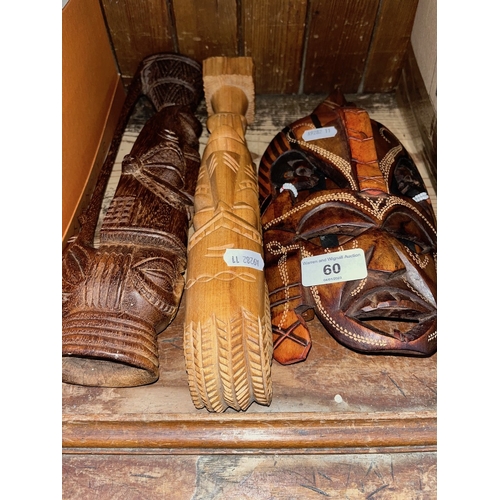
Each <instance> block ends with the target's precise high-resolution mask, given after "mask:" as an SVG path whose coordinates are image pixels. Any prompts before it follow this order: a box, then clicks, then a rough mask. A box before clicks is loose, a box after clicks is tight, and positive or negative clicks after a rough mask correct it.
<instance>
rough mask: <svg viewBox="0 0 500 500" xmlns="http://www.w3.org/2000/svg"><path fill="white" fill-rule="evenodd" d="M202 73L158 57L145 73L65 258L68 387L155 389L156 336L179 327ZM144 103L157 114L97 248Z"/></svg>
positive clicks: (176, 59) (130, 158)
mask: <svg viewBox="0 0 500 500" xmlns="http://www.w3.org/2000/svg"><path fill="white" fill-rule="evenodd" d="M202 92H203V83H202V79H201V66H200V65H199V64H198V63H196V62H195V61H192V60H191V59H188V58H186V57H183V56H179V55H174V54H157V55H154V56H150V57H148V58H146V59H145V60H144V61H143V63H142V65H141V67H140V68H139V70H138V72H137V74H136V77H135V78H134V82H133V84H132V87H131V90H130V91H129V95H128V97H127V101H126V103H125V105H124V108H123V111H122V116H121V118H120V124H119V126H118V127H117V130H116V132H115V136H114V139H113V143H112V145H111V148H110V152H109V153H108V156H107V158H106V161H105V164H104V166H103V169H102V171H101V174H100V177H99V179H98V182H97V185H96V189H95V190H94V193H93V196H92V199H91V202H90V204H89V207H88V209H87V210H86V212H85V213H84V214H83V216H82V217H81V219H80V222H81V230H80V232H79V233H78V235H77V236H76V237H75V238H73V239H72V240H71V241H70V242H69V244H68V246H67V247H66V248H65V250H64V253H63V332H62V355H63V360H62V364H63V381H64V382H67V383H72V384H81V385H93V386H105V387H127V386H137V385H143V384H148V383H151V382H154V381H155V380H157V379H158V373H159V371H158V348H157V342H156V336H157V334H158V333H159V332H161V331H162V330H164V329H165V328H166V327H167V325H168V324H169V323H170V322H171V320H172V319H173V318H174V316H175V314H176V312H177V309H178V306H179V302H180V298H181V295H182V291H183V288H184V278H183V276H182V273H183V272H184V270H185V267H186V245H187V233H188V228H189V224H190V220H191V217H192V212H193V197H194V191H195V188H196V180H197V177H198V170H199V165H200V156H199V152H198V147H199V144H198V138H199V136H200V134H201V124H200V123H199V121H198V120H197V119H196V117H195V116H194V110H195V109H196V107H197V105H198V103H199V102H200V99H201V97H202ZM141 93H143V94H144V95H146V96H147V97H148V98H149V99H150V100H151V102H152V103H153V105H154V107H155V110H156V113H155V114H154V115H153V117H152V118H150V120H148V122H147V123H146V124H145V126H144V128H143V129H142V131H141V132H140V134H139V137H138V138H137V140H136V142H135V144H134V146H133V148H132V150H131V152H130V154H129V155H127V156H126V157H125V158H124V160H123V164H122V174H121V177H120V180H119V182H118V186H117V189H116V192H115V194H114V197H113V200H112V202H111V205H110V207H109V209H108V211H107V213H106V215H105V217H104V220H103V224H102V227H101V229H100V233H99V237H100V245H99V247H98V248H95V247H94V245H93V240H94V234H95V231H96V225H97V220H98V216H99V211H100V208H101V204H102V199H103V195H104V191H105V187H106V183H107V180H108V178H109V174H110V173H111V170H112V165H113V163H114V160H115V157H116V153H117V150H118V146H119V144H120V140H121V135H122V134H123V130H124V127H125V125H126V122H127V120H128V117H129V116H130V113H131V111H132V109H133V106H134V104H135V102H136V101H137V99H138V97H139V96H140V95H141Z"/></svg>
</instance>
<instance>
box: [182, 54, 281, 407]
mask: <svg viewBox="0 0 500 500" xmlns="http://www.w3.org/2000/svg"><path fill="white" fill-rule="evenodd" d="M203 77H204V85H205V96H206V101H207V108H208V112H209V119H208V121H207V128H208V130H209V131H210V137H209V140H208V143H207V146H206V148H205V151H204V153H203V157H202V163H201V167H200V174H199V177H198V185H197V188H196V193H195V215H194V220H193V228H194V233H193V234H192V236H191V237H190V240H189V245H188V266H187V273H186V319H185V334H184V352H185V359H186V368H187V372H188V379H189V387H190V392H191V396H192V400H193V403H194V405H195V406H196V407H197V408H203V407H206V408H207V409H208V410H209V411H216V412H221V411H224V410H225V409H227V408H228V407H231V408H233V409H235V410H245V409H247V408H248V406H249V405H250V404H251V403H252V402H254V401H255V402H257V403H260V404H264V405H268V404H270V402H271V396H272V386H271V374H270V372H271V360H272V337H271V322H270V314H269V303H268V294H267V287H266V282H265V277H264V272H263V251H262V234H261V225H260V213H259V203H258V190H257V176H256V170H255V165H254V164H253V163H252V160H251V156H250V152H249V151H248V148H247V146H246V141H245V130H246V124H247V121H251V120H253V108H254V105H253V98H254V93H253V63H252V60H251V59H250V58H223V57H220V58H211V59H207V60H205V61H204V63H203Z"/></svg>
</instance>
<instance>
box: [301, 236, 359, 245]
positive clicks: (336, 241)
mask: <svg viewBox="0 0 500 500" xmlns="http://www.w3.org/2000/svg"><path fill="white" fill-rule="evenodd" d="M354 237H355V235H353V234H342V233H325V234H320V235H314V236H312V237H309V238H306V239H307V241H308V242H309V243H312V244H313V245H316V246H318V247H322V248H337V247H340V246H342V245H345V244H346V243H347V242H349V241H350V240H352V239H353V238H354Z"/></svg>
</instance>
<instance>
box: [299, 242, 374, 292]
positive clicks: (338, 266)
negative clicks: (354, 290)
mask: <svg viewBox="0 0 500 500" xmlns="http://www.w3.org/2000/svg"><path fill="white" fill-rule="evenodd" d="M301 269H302V284H303V285H304V286H314V285H326V284H328V283H341V282H343V281H352V280H360V279H363V278H366V276H367V275H368V271H367V269H366V260H365V252H364V251H363V250H362V249H361V248H355V249H353V250H345V251H343V252H332V253H326V254H322V255H315V256H313V257H306V258H304V259H302V260H301Z"/></svg>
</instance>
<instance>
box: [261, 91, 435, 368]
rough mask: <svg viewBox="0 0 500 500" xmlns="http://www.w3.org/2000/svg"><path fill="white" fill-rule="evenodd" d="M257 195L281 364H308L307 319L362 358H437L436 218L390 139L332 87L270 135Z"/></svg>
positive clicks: (406, 161)
mask: <svg viewBox="0 0 500 500" xmlns="http://www.w3.org/2000/svg"><path fill="white" fill-rule="evenodd" d="M259 188H260V201H261V211H262V226H263V238H264V254H265V264H266V279H267V283H268V287H269V294H270V303H271V317H272V328H273V342H274V358H275V359H276V360H277V361H279V362H280V363H282V364H289V363H294V362H297V361H301V360H304V359H305V358H306V357H307V354H308V352H309V350H310V348H311V338H310V335H309V331H308V327H307V321H308V320H310V319H312V317H313V315H314V313H316V315H317V316H318V318H319V319H320V320H321V322H322V323H323V325H324V326H325V328H326V329H327V330H328V332H329V333H330V334H331V335H332V336H333V337H334V338H335V339H336V340H337V341H338V342H340V343H341V344H343V345H345V346H347V347H350V348H352V349H354V350H356V351H359V352H364V353H385V354H406V355H416V356H419V355H420V356H427V355H431V354H433V353H434V352H435V351H436V349H437V333H436V328H437V302H436V300H437V296H436V278H437V277H436V219H435V216H434V212H433V209H432V206H431V203H430V200H429V197H428V194H427V191H426V189H425V186H424V183H423V181H422V178H421V176H420V174H419V173H418V171H417V168H416V166H415V164H414V162H413V160H412V159H411V157H410V155H409V154H408V153H407V151H406V150H405V148H404V147H403V145H402V144H401V143H400V141H399V140H398V139H397V138H396V137H395V136H394V134H392V133H391V132H390V131H389V130H388V129H387V128H386V127H384V126H383V125H382V124H380V123H377V122H375V121H373V120H371V119H370V118H369V116H368V114H367V112H366V111H364V110H363V109H359V108H356V107H355V106H352V105H348V104H347V103H346V102H345V100H344V97H343V96H342V94H341V93H340V92H338V91H335V92H334V93H332V94H331V95H330V96H329V97H328V98H327V99H326V100H325V101H324V102H323V103H321V104H320V105H319V106H318V107H317V108H316V109H315V110H314V111H313V113H311V115H309V116H307V117H305V118H302V119H300V120H298V121H296V122H295V123H293V124H291V125H290V126H288V127H286V128H285V129H283V131H282V132H280V133H279V134H278V135H277V136H276V137H275V138H274V139H273V141H272V142H271V143H270V145H269V147H268V148H267V150H266V152H265V153H264V155H263V157H262V160H261V164H260V168H259ZM353 263H355V265H356V266H358V267H356V268H354V267H353V266H354V264H353Z"/></svg>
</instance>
